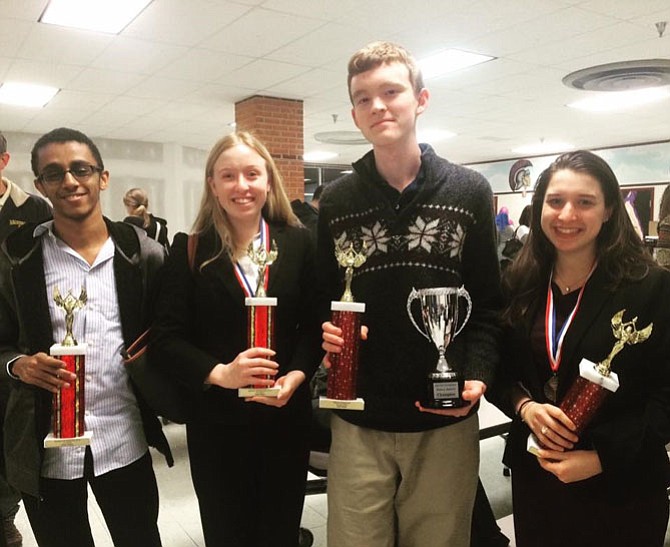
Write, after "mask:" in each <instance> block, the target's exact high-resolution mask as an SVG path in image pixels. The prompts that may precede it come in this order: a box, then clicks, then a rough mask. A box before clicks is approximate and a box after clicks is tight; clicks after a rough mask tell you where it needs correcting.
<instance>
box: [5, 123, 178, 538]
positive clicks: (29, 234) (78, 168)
mask: <svg viewBox="0 0 670 547" xmlns="http://www.w3.org/2000/svg"><path fill="white" fill-rule="evenodd" d="M31 166H32V169H33V172H34V174H35V186H36V187H37V189H38V190H39V191H40V192H41V193H42V194H43V195H44V196H45V197H47V198H48V199H49V200H50V201H51V203H52V204H53V207H54V218H53V220H52V221H48V222H43V223H41V224H35V223H31V224H25V225H24V226H21V227H20V228H18V229H17V230H16V231H14V232H13V233H12V234H10V235H9V237H8V238H7V240H6V242H5V245H4V247H3V253H1V254H0V365H1V366H2V370H3V371H4V374H5V375H6V376H8V380H9V381H11V393H10V398H9V403H8V406H7V414H6V416H5V455H6V465H7V478H8V481H9V483H10V484H11V485H12V486H13V487H14V488H16V489H17V490H19V491H20V492H21V494H22V496H23V503H24V506H25V509H26V512H27V514H28V518H29V520H30V524H31V527H32V529H33V532H34V534H35V538H36V540H37V543H38V545H39V546H40V547H72V546H73V545H76V546H78V547H92V546H93V544H94V541H93V537H92V534H91V528H90V525H89V519H88V509H87V497H88V488H89V487H90V488H91V489H92V491H93V494H94V495H95V497H96V501H97V503H98V505H99V506H100V509H101V511H102V514H103V516H104V518H105V522H106V524H107V527H108V529H109V532H110V534H111V537H112V540H113V541H114V544H115V545H119V546H127V547H131V546H132V547H140V546H143V547H144V546H146V547H160V545H161V540H160V535H159V532H158V525H157V519H158V489H157V485H156V478H155V475H154V472H153V468H152V463H151V455H150V453H149V445H151V446H154V447H156V448H158V449H159V450H161V451H162V452H163V454H164V455H165V457H166V459H167V460H168V464H169V465H171V464H172V456H171V454H170V449H169V446H168V444H167V440H166V439H165V436H164V435H163V433H162V431H161V427H160V423H159V421H158V419H157V418H156V416H155V415H154V414H153V413H151V411H150V410H149V408H148V407H147V406H146V405H145V404H143V400H142V399H141V397H139V395H138V394H137V392H136V390H135V388H134V385H133V384H132V383H131V382H130V380H129V378H128V376H127V373H126V370H125V368H124V364H123V359H122V356H121V352H122V350H123V349H124V347H128V346H129V345H130V344H131V343H132V342H133V341H134V340H135V339H136V338H137V337H138V336H139V334H140V333H141V332H142V331H143V330H144V329H145V328H146V326H147V325H146V322H147V319H148V317H147V308H148V304H149V294H150V291H151V288H152V280H153V279H154V278H155V274H156V272H157V270H158V268H160V266H161V264H162V262H163V257H164V251H163V248H162V247H161V246H160V245H158V244H157V243H155V242H154V241H151V240H150V239H148V238H147V236H146V234H145V233H144V232H143V231H141V230H138V229H136V228H134V227H132V226H130V225H128V224H125V223H123V222H111V221H109V220H108V219H106V218H104V217H103V215H102V208H101V204H100V193H101V192H102V191H104V190H105V189H106V188H107V186H108V184H109V172H108V171H106V170H105V167H104V165H103V162H102V157H101V156H100V152H99V150H98V148H97V146H96V145H95V144H94V143H93V141H91V139H89V138H88V137H87V136H86V135H84V134H83V133H81V132H79V131H76V130H74V129H69V128H59V129H54V130H53V131H50V132H49V133H46V134H45V135H42V136H41V137H40V138H39V139H38V140H37V142H36V143H35V145H34V146H33V149H32V153H31ZM56 289H58V290H59V292H60V293H61V294H63V295H68V294H76V295H79V294H80V291H82V289H85V291H86V297H87V298H86V305H85V306H84V307H83V309H80V310H79V311H78V313H77V316H76V320H75V321H74V328H73V335H74V337H75V339H77V340H79V341H82V342H84V341H85V342H87V343H88V349H87V354H86V373H87V376H86V416H85V419H84V420H85V429H86V430H87V431H90V432H91V433H92V434H93V436H92V439H91V442H90V445H88V446H86V447H84V446H67V447H61V448H49V449H44V447H43V440H44V438H45V436H46V435H47V433H49V431H50V427H51V412H52V398H53V397H55V396H56V394H57V393H58V391H59V389H60V388H62V387H64V386H68V385H70V383H72V382H73V381H74V380H75V378H76V376H75V375H74V374H73V373H71V372H68V371H67V369H66V368H65V363H64V362H63V361H61V360H59V359H56V358H54V357H51V356H49V348H50V346H51V345H52V344H53V343H54V342H60V341H61V340H63V339H64V337H65V334H66V318H65V314H64V313H62V310H60V309H58V305H57V303H56V302H55V299H54V297H53V295H54V292H55V291H56Z"/></svg>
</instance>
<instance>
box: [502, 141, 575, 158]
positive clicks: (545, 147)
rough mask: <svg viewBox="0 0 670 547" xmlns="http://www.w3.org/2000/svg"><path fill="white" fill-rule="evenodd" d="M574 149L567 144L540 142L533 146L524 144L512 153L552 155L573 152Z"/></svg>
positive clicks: (573, 146) (572, 145) (571, 145)
mask: <svg viewBox="0 0 670 547" xmlns="http://www.w3.org/2000/svg"><path fill="white" fill-rule="evenodd" d="M574 148H575V145H574V144H568V143H567V142H560V141H546V142H545V141H540V142H536V143H534V144H525V145H523V146H519V147H518V148H514V149H512V152H514V153H516V154H523V155H526V154H528V155H531V154H553V153H559V152H567V151H568V150H573V149H574Z"/></svg>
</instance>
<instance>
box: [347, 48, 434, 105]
mask: <svg viewBox="0 0 670 547" xmlns="http://www.w3.org/2000/svg"><path fill="white" fill-rule="evenodd" d="M390 63H400V64H403V65H405V66H406V67H407V70H409V81H410V82H411V84H412V87H413V88H414V94H415V95H417V96H418V95H419V93H421V90H422V89H423V88H424V85H423V76H422V74H421V69H420V68H419V66H418V65H417V64H416V60H415V59H414V57H413V56H412V54H411V53H410V52H409V51H407V50H406V49H405V48H404V47H402V46H399V45H398V44H394V43H392V42H371V43H369V44H368V45H366V46H365V47H363V48H361V49H359V50H358V51H357V52H356V53H354V54H353V55H352V56H351V59H349V65H348V67H347V70H348V76H347V89H348V90H349V99H350V100H351V102H352V104H353V102H354V101H353V97H352V96H351V80H352V79H353V78H354V76H358V75H359V74H362V73H363V72H367V71H368V70H372V69H373V68H377V67H378V66H380V65H383V64H390Z"/></svg>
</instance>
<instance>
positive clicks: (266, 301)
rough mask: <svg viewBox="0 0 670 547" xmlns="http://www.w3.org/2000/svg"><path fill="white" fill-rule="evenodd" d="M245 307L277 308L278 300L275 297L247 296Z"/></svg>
mask: <svg viewBox="0 0 670 547" xmlns="http://www.w3.org/2000/svg"><path fill="white" fill-rule="evenodd" d="M244 305H245V306H270V307H273V306H276V305H277V299H276V298H275V297H274V296H247V297H246V298H245V299H244Z"/></svg>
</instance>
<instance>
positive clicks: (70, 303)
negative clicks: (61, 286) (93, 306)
mask: <svg viewBox="0 0 670 547" xmlns="http://www.w3.org/2000/svg"><path fill="white" fill-rule="evenodd" d="M87 300H88V297H87V296H86V288H85V287H82V288H81V293H80V294H79V298H75V297H74V296H72V292H71V291H68V293H67V296H66V297H65V298H63V297H62V296H61V294H60V291H59V290H58V287H56V288H54V302H55V303H56V306H58V307H59V308H61V309H63V310H64V311H65V338H63V341H62V342H61V345H63V346H76V345H77V340H75V337H74V335H73V334H72V325H73V324H74V312H75V311H77V310H79V309H81V308H83V307H84V306H85V305H86V301H87Z"/></svg>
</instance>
